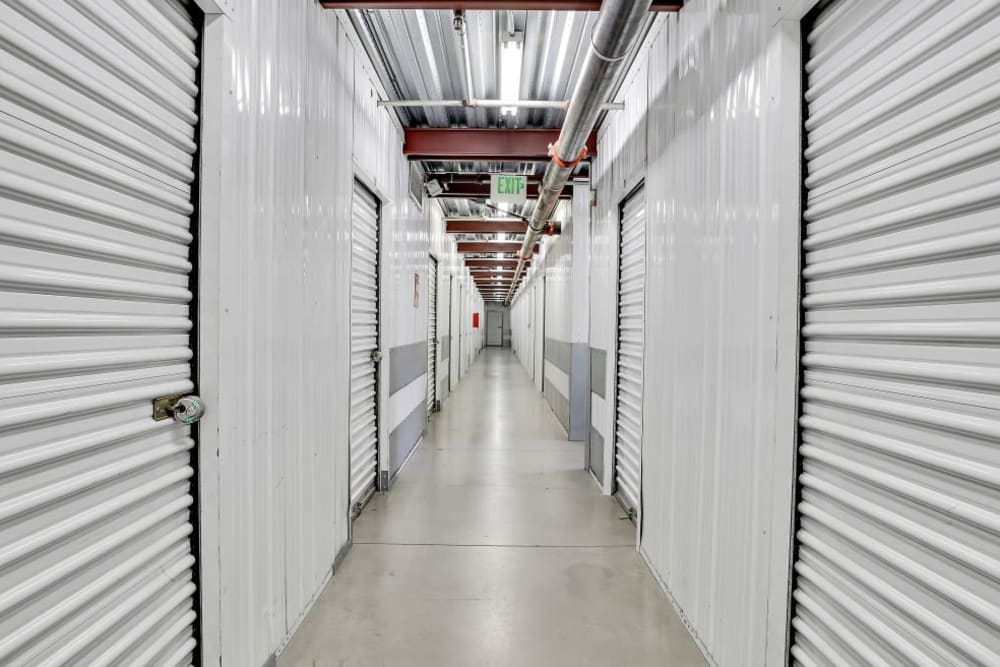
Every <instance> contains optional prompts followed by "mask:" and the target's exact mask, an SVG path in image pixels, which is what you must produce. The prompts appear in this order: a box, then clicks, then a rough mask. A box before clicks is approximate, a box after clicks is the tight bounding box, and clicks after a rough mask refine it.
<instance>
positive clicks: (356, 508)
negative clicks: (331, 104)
mask: <svg viewBox="0 0 1000 667" xmlns="http://www.w3.org/2000/svg"><path fill="white" fill-rule="evenodd" d="M351 237H352V239H353V241H352V244H351V285H352V287H351V401H350V405H351V431H350V450H351V508H352V511H353V512H355V513H357V512H360V511H361V508H362V507H363V505H364V503H365V501H366V500H367V499H368V498H369V497H370V495H371V494H372V493H373V492H374V491H375V486H376V482H377V475H378V405H377V400H378V391H377V390H378V367H377V364H376V363H375V362H374V361H372V359H371V352H372V350H375V349H377V348H378V346H379V345H378V341H379V316H378V315H379V307H378V295H379V284H378V262H379V240H378V239H379V202H378V200H377V199H376V198H375V196H374V195H373V194H372V193H371V192H370V191H369V190H368V188H366V187H365V186H364V185H362V184H361V183H360V182H358V181H355V183H354V196H353V198H352V213H351Z"/></svg>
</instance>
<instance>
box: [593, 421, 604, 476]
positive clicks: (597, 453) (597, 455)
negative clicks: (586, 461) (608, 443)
mask: <svg viewBox="0 0 1000 667" xmlns="http://www.w3.org/2000/svg"><path fill="white" fill-rule="evenodd" d="M590 469H591V471H593V473H594V476H595V477H597V479H600V480H603V479H604V438H602V437H601V434H600V433H599V432H598V430H597V429H596V428H594V427H593V426H591V427H590Z"/></svg>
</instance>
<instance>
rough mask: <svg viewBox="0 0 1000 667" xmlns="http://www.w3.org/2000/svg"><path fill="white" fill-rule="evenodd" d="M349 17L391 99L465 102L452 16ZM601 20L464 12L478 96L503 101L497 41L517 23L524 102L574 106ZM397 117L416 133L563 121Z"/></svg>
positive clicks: (445, 111) (538, 114)
mask: <svg viewBox="0 0 1000 667" xmlns="http://www.w3.org/2000/svg"><path fill="white" fill-rule="evenodd" d="M351 16H352V20H354V22H355V25H357V26H358V28H359V31H361V32H362V33H367V35H368V37H369V39H368V40H366V41H367V42H368V48H369V49H370V50H371V51H374V53H370V54H369V55H370V56H371V57H372V58H373V60H379V61H381V65H382V68H381V69H382V72H381V75H382V77H383V79H390V80H388V81H386V80H383V83H384V84H385V87H386V90H388V91H389V93H390V95H394V96H395V97H396V98H397V99H424V100H431V99H463V98H465V97H467V94H466V91H465V84H464V75H463V68H462V53H461V50H460V48H459V43H458V39H457V37H456V34H455V30H454V28H453V26H452V12H450V11H446V10H352V11H351ZM596 20H597V13H596V12H564V11H530V12H525V11H513V12H510V11H469V12H466V24H467V28H468V35H469V49H470V52H471V53H472V78H473V84H474V88H475V91H474V93H475V97H477V98H481V99H488V98H498V97H499V96H500V64H499V63H500V36H501V34H502V33H503V32H505V31H506V30H508V26H509V25H510V24H511V23H513V25H514V27H515V28H516V29H517V30H523V31H524V59H523V64H522V72H523V74H522V77H521V94H520V96H521V99H540V100H567V99H569V96H570V94H571V93H572V90H573V86H574V85H575V83H576V80H577V77H578V76H579V70H580V67H581V66H582V64H583V61H584V55H585V48H586V44H587V43H588V40H589V35H590V32H591V30H592V28H593V26H594V23H595V22H596ZM649 20H650V23H651V22H652V17H651V18H650V19H649ZM624 71H625V70H623V73H624ZM615 89H617V85H616V86H615ZM399 111H400V118H401V120H402V122H403V124H404V125H407V126H412V127H423V126H430V127H453V126H455V127H463V126H469V127H496V126H498V125H500V124H504V125H506V126H509V127H547V128H557V127H559V126H560V125H561V124H562V120H563V116H564V114H565V112H564V111H562V110H558V109H521V110H519V111H518V114H517V117H516V118H502V117H501V114H500V110H499V109H464V108H409V109H400V110H399Z"/></svg>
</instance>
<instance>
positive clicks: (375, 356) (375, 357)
mask: <svg viewBox="0 0 1000 667" xmlns="http://www.w3.org/2000/svg"><path fill="white" fill-rule="evenodd" d="M368 358H369V359H371V360H372V361H374V362H375V363H376V364H377V363H378V362H380V361H382V353H381V352H379V351H378V350H372V351H371V352H370V353H369V354H368Z"/></svg>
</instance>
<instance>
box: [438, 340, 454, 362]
mask: <svg viewBox="0 0 1000 667" xmlns="http://www.w3.org/2000/svg"><path fill="white" fill-rule="evenodd" d="M439 347H440V348H441V350H440V351H441V361H448V359H450V358H451V336H441V344H440V345H439Z"/></svg>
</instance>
